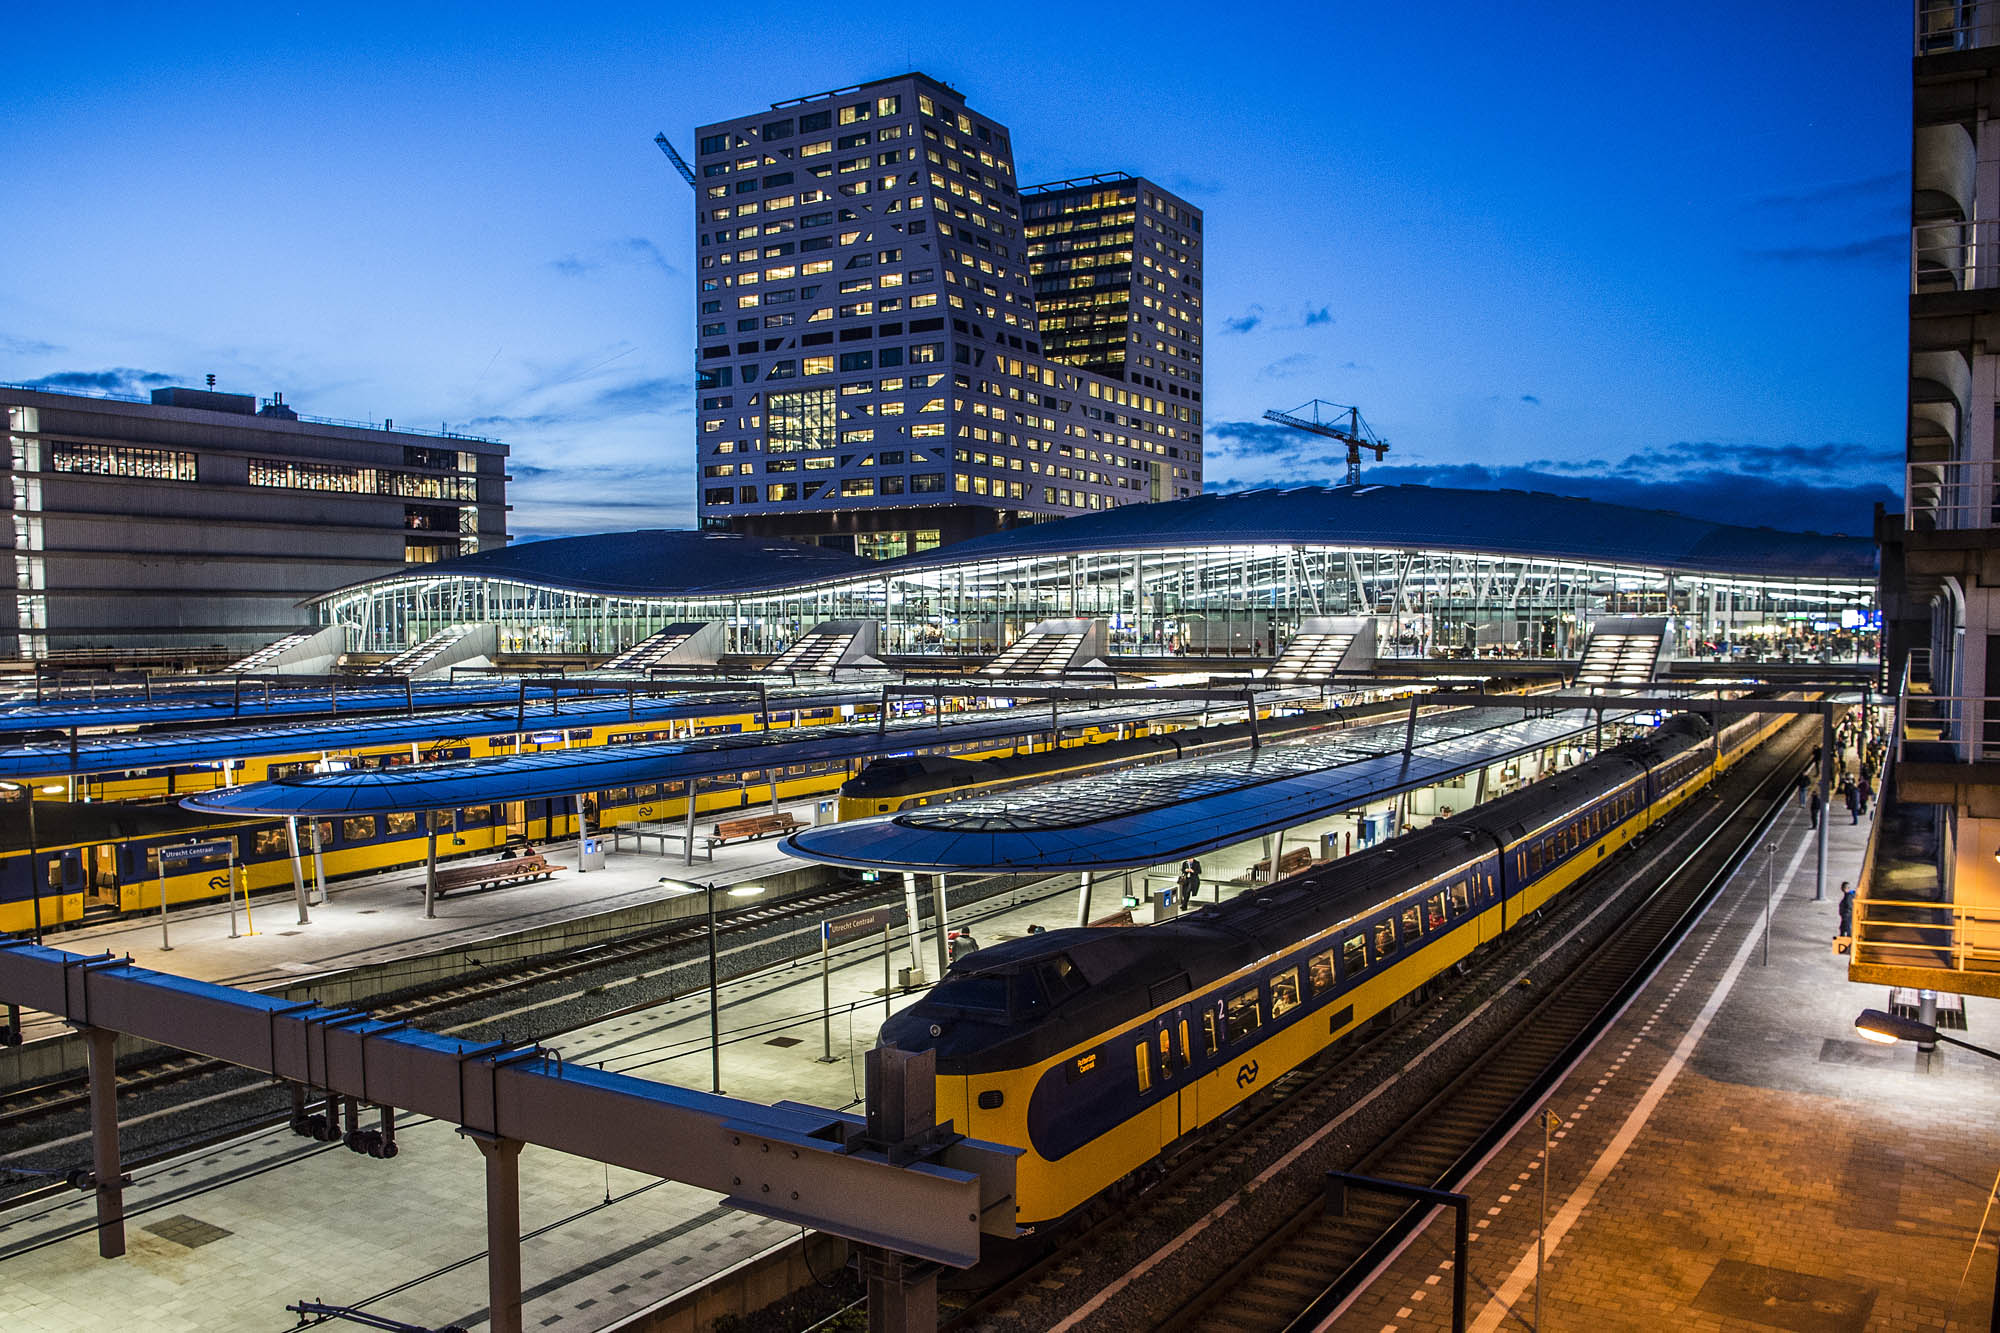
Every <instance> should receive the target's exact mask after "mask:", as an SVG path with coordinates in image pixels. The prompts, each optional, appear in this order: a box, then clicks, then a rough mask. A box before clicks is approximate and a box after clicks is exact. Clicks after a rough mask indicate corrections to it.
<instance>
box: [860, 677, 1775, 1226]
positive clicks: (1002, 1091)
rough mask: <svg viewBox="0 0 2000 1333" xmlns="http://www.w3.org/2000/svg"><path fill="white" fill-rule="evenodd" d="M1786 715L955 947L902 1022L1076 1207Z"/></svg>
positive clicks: (942, 1076)
mask: <svg viewBox="0 0 2000 1333" xmlns="http://www.w3.org/2000/svg"><path fill="white" fill-rule="evenodd" d="M1782 725H1783V719H1782V718H1772V717H1769V716H1755V715H1753V716H1751V717H1748V718H1745V719H1743V720H1739V721H1736V722H1732V723H1730V724H1728V725H1726V726H1725V727H1724V728H1723V729H1722V735H1721V737H1720V738H1719V742H1718V739H1717V738H1716V737H1714V736H1713V735H1712V734H1711V732H1710V729H1709V726H1708V724H1707V723H1705V722H1704V721H1702V720H1701V719H1699V718H1697V717H1694V716H1691V715H1682V716H1680V717H1677V718H1675V719H1673V720H1671V721H1669V722H1667V723H1666V724H1665V725H1663V726H1661V727H1659V728H1658V729H1657V730H1656V731H1655V732H1653V733H1652V734H1650V735H1649V736H1646V737H1644V738H1641V739H1639V740H1635V741H1632V742H1629V743H1627V744H1625V745H1621V746H1618V747H1616V748H1615V749H1610V750H1607V751H1606V752H1605V753H1604V754H1602V755H1601V756H1599V757H1598V758H1596V759H1594V760H1592V761H1590V762H1588V763H1586V764H1583V765H1580V766H1578V767H1577V768H1574V769H1570V770H1568V771H1566V772H1564V773H1561V774H1558V775H1555V776H1552V777H1549V778H1546V779H1544V780H1543V781H1541V782H1538V783H1536V784H1534V785H1533V786H1530V787H1527V788H1524V789H1522V790H1520V791H1518V792H1514V793H1511V794H1509V795H1506V796H1502V797H1499V798H1497V799H1495V800H1493V801H1490V802H1488V803H1487V804H1485V805H1482V806H1479V807H1477V808H1475V809H1473V810H1469V811H1466V812H1464V813H1463V814H1458V815H1454V816H1451V817H1448V818H1445V819H1440V820H1438V821H1437V822H1435V823H1433V824H1431V825H1429V826H1427V827H1426V828H1424V829H1422V830H1419V831H1415V832H1411V833H1407V834H1404V835H1403V836H1401V837H1399V838H1396V839H1394V840H1393V841H1391V842H1389V843H1387V844H1386V845H1384V846H1382V847H1379V848H1374V849H1371V850H1369V851H1365V852H1360V853H1357V854H1355V855H1353V856H1350V857H1347V858H1344V859H1342V860H1339V861H1336V862H1333V863H1331V864H1328V865H1324V866H1320V867H1317V868H1314V869H1311V870H1308V871H1305V872H1303V873H1301V874H1299V875H1296V876H1294V877H1292V878H1290V879H1288V880H1285V881H1281V882H1280V883H1278V884H1276V885H1274V886H1272V887H1270V888H1268V889H1264V890H1261V891H1257V892H1253V893H1246V894H1244V895H1242V896H1241V897H1238V898H1235V899H1232V900H1230V901H1229V902H1226V903H1222V904H1219V905H1217V906H1214V907H1206V908H1203V909H1201V910H1200V911H1198V912H1194V913H1190V914H1188V915H1186V916H1183V917H1180V918H1177V919H1175V920H1172V921H1168V922H1163V923H1160V924H1157V925H1152V926H1145V927H1138V928H1082V929H1064V930H1052V931H1046V932H1037V933H1034V934H1030V935H1028V936H1025V937H1023V938H1021V939H1016V940H1009V941H1005V942H1001V943H997V944H994V945H992V946H990V947H988V948H985V949H981V950H979V951H978V952H976V953H973V954H970V955H967V956H966V957H964V958H962V959H961V960H960V961H958V962H957V963H955V964H954V965H953V967H952V968H951V970H950V972H948V973H947V974H946V976H945V977H944V978H943V979H942V980H941V981H940V982H939V983H938V985H936V986H935V987H933V988H932V989H931V990H930V991H929V993H928V994H926V995H925V996H924V997H923V998H922V999H921V1000H920V1001H919V1002H918V1003H916V1004H915V1005H912V1006H911V1007H910V1008H908V1009H906V1010H904V1011H903V1012H901V1013H899V1014H897V1015H895V1016H894V1017H893V1018H891V1019H890V1020H889V1021H888V1022H887V1023H886V1024H884V1025H883V1028H882V1033H881V1038H880V1040H881V1041H882V1042H883V1043H884V1044H887V1045H893V1046H896V1047H899V1048H901V1049H904V1050H926V1049H929V1050H935V1051H936V1052H937V1060H938V1064H937V1112H938V1118H939V1120H940V1121H945V1120H949V1121H951V1122H953V1124H954V1127H955V1128H956V1129H957V1130H958V1131H959V1132H961V1133H964V1134H967V1135H970V1136H972V1137H974V1138H979V1139H986V1140H989V1141H995V1142H1000V1143H1005V1144H1010V1145H1013V1146H1016V1147H1018V1148H1020V1149H1021V1150H1022V1153H1023V1156H1022V1157H1021V1159H1020V1162H1019V1165H1018V1168H1017V1177H1016V1220H1017V1222H1018V1223H1019V1224H1020V1225H1022V1226H1023V1227H1034V1226H1038V1225H1044V1224H1048V1223H1051V1222H1054V1221H1058V1220H1060V1219H1062V1218H1064V1217H1065V1216H1067V1215H1069V1214H1071V1213H1072V1212H1074V1211H1075V1210H1076V1209H1077V1208H1079V1207H1081V1206H1082V1205H1084V1204H1086V1203H1088V1202H1089V1201H1091V1200H1092V1199H1094V1198H1095V1197H1096V1196H1097V1195H1099V1194H1100V1193H1102V1192H1103V1191H1104V1190H1106V1189H1109V1188H1111V1187H1112V1186H1114V1185H1115V1184H1117V1183H1118V1182H1120V1181H1121V1180H1123V1179H1125V1178H1126V1177H1127V1176H1129V1175H1130V1174H1131V1173H1132V1172H1134V1171H1137V1170H1138V1169H1140V1168H1141V1167H1143V1166H1144V1165H1146V1164H1147V1163H1148V1162H1150V1161H1151V1160H1152V1159H1154V1158H1155V1157H1157V1156H1158V1155H1159V1154H1160V1153H1161V1152H1162V1151H1163V1150H1165V1149H1166V1148H1167V1147H1168V1145H1170V1144H1172V1143H1174V1142H1175V1141H1176V1140H1178V1139H1180V1138H1181V1137H1183V1136H1184V1135H1187V1134H1189V1133H1191V1132H1193V1131H1195V1130H1197V1129H1199V1128H1201V1127H1202V1126H1204V1125H1207V1124H1210V1123H1212V1122H1213V1121H1215V1120H1216V1119H1218V1118H1219V1117H1221V1116H1223V1115H1225V1114H1227V1113H1228V1112H1229V1111H1230V1110H1231V1109H1233V1108H1234V1107H1236V1106H1237V1105H1238V1104H1240V1103H1241V1102H1242V1101H1244V1099H1246V1098H1248V1097H1249V1096H1251V1095H1252V1094H1253V1093H1255V1092H1256V1091H1257V1090H1258V1089H1259V1088H1260V1087H1263V1086H1265V1085H1267V1084H1268V1083H1270V1082H1271V1080H1273V1079H1274V1078H1276V1077H1278V1076H1279V1075H1280V1074H1283V1073H1285V1072H1286V1071H1287V1070H1290V1069H1293V1068H1295V1067H1297V1066H1299V1065H1301V1064H1303V1063H1305V1062H1306V1061H1308V1060H1311V1059H1313V1058H1314V1057H1315V1056H1317V1055H1319V1054H1320V1053H1321V1052H1322V1051H1324V1050H1325V1049H1326V1048H1327V1047H1328V1046H1330V1045H1332V1044H1333V1043H1334V1042H1335V1041H1337V1040H1339V1039H1340V1038H1341V1037H1343V1036H1345V1035H1347V1034H1349V1033H1352V1032H1354V1031H1355V1030H1356V1029H1357V1028H1358V1027H1359V1026H1360V1025H1361V1024H1364V1023H1366V1022H1367V1021H1368V1020H1369V1019H1371V1018H1373V1017H1375V1016H1377V1015H1380V1014H1382V1013H1384V1012H1386V1011H1387V1010H1389V1009H1390V1008H1391V1007H1392V1006H1393V1005H1395V1004H1396V1003H1397V1002H1398V1001H1399V1000H1401V999H1403V998H1405V997H1407V996H1409V995H1411V994H1412V993H1413V992H1416V991H1417V990H1418V989H1419V988H1420V987H1422V986H1423V985H1424V984H1425V983H1426V982H1428V981H1430V980H1431V979H1432V978H1434V977H1436V976H1437V975H1438V974H1439V973H1440V972H1442V971H1443V970H1444V969H1446V968H1448V967H1450V966H1452V965H1453V964H1455V963H1457V962H1459V961H1460V960H1461V959H1463V958H1465V957H1466V956H1467V955H1468V954H1470V953H1471V952H1472V951H1473V950H1474V949H1477V948H1479V947H1480V946H1481V945H1483V944H1486V943H1488V942H1490V941H1492V940H1495V939H1497V938H1499V937H1500V936H1501V935H1502V934H1504V933H1505V932H1506V931H1507V930H1509V929H1512V928H1513V927H1514V926H1515V925H1516V924H1517V923H1519V922H1520V921H1521V920H1522V919H1523V918H1524V917H1526V916H1527V915H1528V914H1529V913H1531V912H1533V911H1535V910H1536V909H1537V908H1540V907H1541V906H1543V905H1544V904H1546V903H1547V902H1549V901H1550V900H1551V899H1553V898H1555V897H1556V896H1557V895H1558V894H1560V893H1562V892H1563V891H1564V890H1565V889H1567V888H1568V887H1569V886H1570V885H1572V884H1573V883H1575V882H1576V881H1577V880H1578V879H1579V878H1580V877H1582V876H1583V875H1584V874H1585V873H1587V872H1588V871H1589V870H1591V869H1592V868H1593V867H1595V866H1596V865H1597V864H1598V863H1599V862H1600V861H1601V860H1602V859H1603V858H1604V857H1605V856H1607V855H1608V854H1610V853H1611V852H1614V851H1616V850H1618V849H1619V848H1620V847H1622V846H1624V845H1625V844H1626V843H1627V842H1629V841H1630V840H1631V839H1633V838H1635V837H1637V836H1638V835H1640V834H1641V833H1643V832H1645V831H1646V830H1647V829H1648V828H1649V827H1651V826H1652V825H1653V824H1654V823H1656V822H1658V821H1659V820H1660V819H1662V818H1664V817H1665V816H1666V815H1667V814H1668V813H1670V812H1671V811H1672V810H1674V809H1675V808H1677V807H1678V806H1679V805H1681V804H1682V803H1683V802H1685V801H1686V800H1688V799H1689V798H1690V797H1691V796H1693V795H1694V794H1695V793H1697V792H1699V791H1700V790H1702V789H1703V788H1704V787H1705V786H1707V784H1709V783H1710V782H1712V781H1713V780H1714V779H1715V778H1716V777H1717V775H1718V774H1720V773H1721V772H1723V771H1725V770H1726V769H1728V768H1729V767H1730V766H1732V765H1733V764H1735V763H1736V762H1738V761H1739V760H1740V759H1741V758H1742V757H1743V756H1744V755H1746V754H1747V753H1749V752H1750V750H1752V749H1754V748H1755V747H1756V746H1757V745H1759V744H1761V743H1762V742H1763V741H1764V740H1765V739H1767V738H1768V737H1769V736H1770V735H1772V734H1774V733H1775V732H1776V730H1777V729H1778V728H1779V727H1781V726H1782Z"/></svg>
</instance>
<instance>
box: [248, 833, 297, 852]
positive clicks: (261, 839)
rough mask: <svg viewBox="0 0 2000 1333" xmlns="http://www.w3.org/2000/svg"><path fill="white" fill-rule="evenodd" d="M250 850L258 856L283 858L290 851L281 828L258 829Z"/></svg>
mask: <svg viewBox="0 0 2000 1333" xmlns="http://www.w3.org/2000/svg"><path fill="white" fill-rule="evenodd" d="M251 850H252V851H253V852H254V853H255V854H256V855H258V856H283V855H284V854H285V853H286V852H288V851H290V850H291V847H290V845H289V844H288V843H287V842H286V839H285V831H284V830H283V829H281V828H265V829H258V830H257V834H256V841H255V842H253V843H252V844H251Z"/></svg>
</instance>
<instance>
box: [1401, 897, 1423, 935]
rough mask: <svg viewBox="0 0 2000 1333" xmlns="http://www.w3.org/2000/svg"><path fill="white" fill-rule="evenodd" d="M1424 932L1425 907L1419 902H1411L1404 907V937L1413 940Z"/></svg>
mask: <svg viewBox="0 0 2000 1333" xmlns="http://www.w3.org/2000/svg"><path fill="white" fill-rule="evenodd" d="M1423 933H1424V909H1423V908H1422V907H1421V906H1420V905H1418V904H1417V903H1411V904H1410V905H1409V906H1408V907H1405V908H1404V909H1403V938H1404V939H1406V940H1413V939H1416V938H1417V937H1418V936H1419V935H1421V934H1423Z"/></svg>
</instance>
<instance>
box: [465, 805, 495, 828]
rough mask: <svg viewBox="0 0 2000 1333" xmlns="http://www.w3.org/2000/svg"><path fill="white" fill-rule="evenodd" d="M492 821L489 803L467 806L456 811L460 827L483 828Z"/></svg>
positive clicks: (491, 810) (491, 809) (491, 808)
mask: <svg viewBox="0 0 2000 1333" xmlns="http://www.w3.org/2000/svg"><path fill="white" fill-rule="evenodd" d="M492 822H493V807H492V806H490V805H474V806H469V807H467V808H466V809H464V810H461V811H459V812H458V826H459V827H460V828H485V827H486V826H487V825H488V824H491V823H492Z"/></svg>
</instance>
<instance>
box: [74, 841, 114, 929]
mask: <svg viewBox="0 0 2000 1333" xmlns="http://www.w3.org/2000/svg"><path fill="white" fill-rule="evenodd" d="M82 859H83V908H84V911H86V912H88V911H91V910H92V909H95V908H108V909H111V910H116V909H117V907H118V846H117V844H116V843H108V842H107V843H99V844H98V845H97V846H95V847H86V848H84V849H83V853H82Z"/></svg>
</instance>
